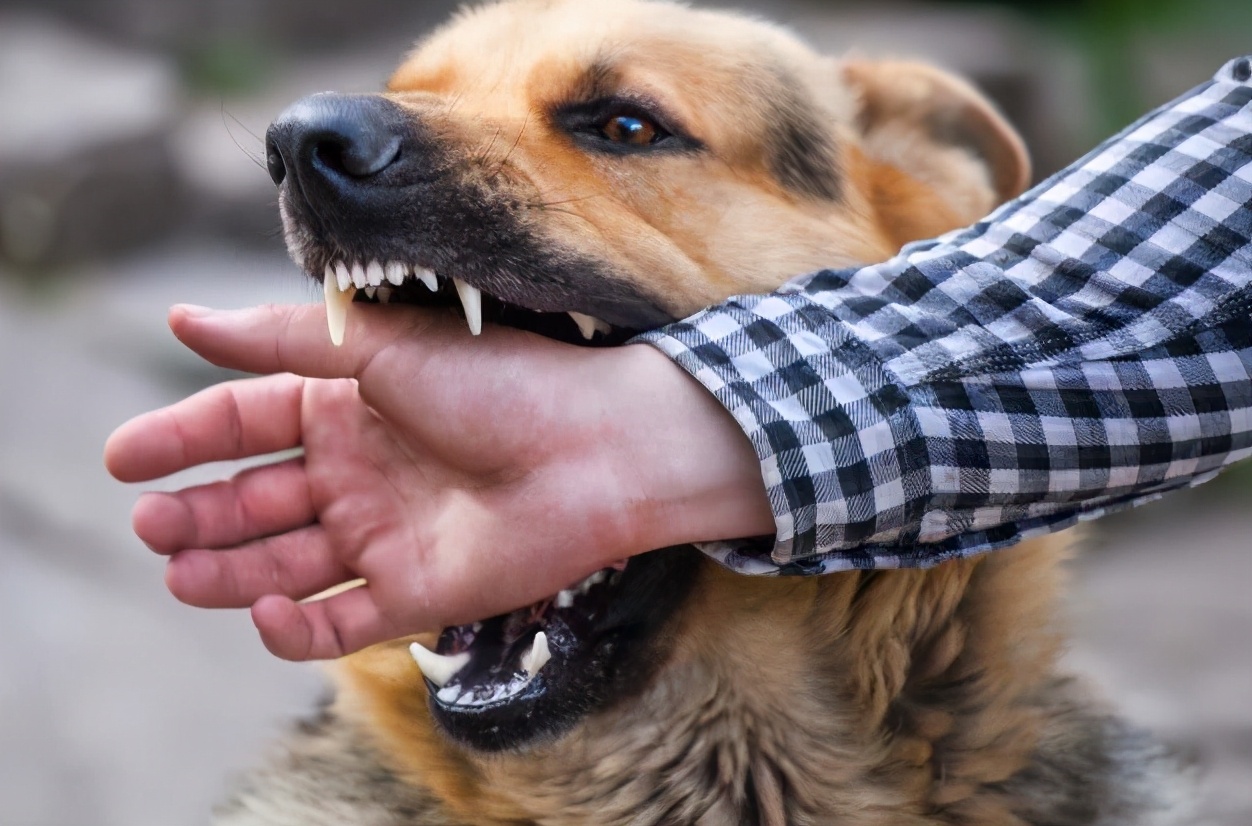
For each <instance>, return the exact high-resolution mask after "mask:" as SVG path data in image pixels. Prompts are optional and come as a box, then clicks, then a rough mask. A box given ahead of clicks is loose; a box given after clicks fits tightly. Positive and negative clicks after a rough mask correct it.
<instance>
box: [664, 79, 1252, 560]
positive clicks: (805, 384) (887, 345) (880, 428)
mask: <svg viewBox="0 0 1252 826" xmlns="http://www.w3.org/2000/svg"><path fill="white" fill-rule="evenodd" d="M1249 65H1250V64H1249V60H1248V59H1246V58H1245V59H1242V60H1235V61H1231V62H1230V63H1229V64H1227V65H1226V66H1225V67H1224V68H1223V69H1222V70H1221V71H1219V72H1218V74H1217V76H1216V77H1215V78H1214V80H1213V81H1212V82H1211V83H1209V84H1205V85H1204V86H1201V87H1199V88H1198V89H1196V90H1194V91H1193V92H1192V93H1189V94H1188V95H1186V96H1184V97H1183V98H1180V99H1179V100H1178V101H1175V102H1174V103H1172V104H1170V105H1168V106H1165V107H1163V108H1162V109H1159V110H1157V111H1156V112H1154V113H1152V114H1150V115H1148V116H1146V117H1145V118H1143V119H1141V120H1140V121H1139V122H1138V123H1137V124H1135V125H1133V126H1132V127H1130V128H1129V129H1127V130H1126V131H1125V132H1123V133H1122V134H1121V135H1119V136H1117V137H1115V138H1113V139H1111V140H1110V141H1108V142H1106V143H1105V144H1104V145H1103V146H1101V147H1100V148H1098V149H1096V150H1095V151H1094V152H1092V153H1090V154H1089V155H1088V156H1087V157H1085V158H1083V159H1082V160H1080V161H1078V162H1076V163H1075V164H1073V165H1071V166H1070V167H1068V168H1067V169H1065V170H1063V171H1062V172H1060V173H1058V174H1057V175H1056V176H1053V177H1052V178H1051V179H1049V180H1048V181H1045V182H1044V183H1042V184H1040V185H1039V186H1038V187H1036V188H1034V189H1033V190H1031V191H1030V192H1028V193H1026V194H1025V195H1023V196H1022V197H1021V198H1019V199H1017V200H1015V201H1013V202H1011V203H1009V204H1006V205H1005V206H1004V207H1003V208H1001V209H1000V210H998V211H997V212H996V213H995V214H993V215H992V216H990V217H989V218H987V219H985V220H984V221H982V222H980V223H978V224H977V225H975V226H973V227H971V228H969V229H966V230H962V231H959V232H956V233H953V234H951V235H949V236H946V237H944V238H942V239H939V240H937V241H928V242H924V243H920V244H914V245H911V246H910V247H907V248H906V249H905V250H904V251H903V252H902V253H901V255H900V256H899V257H897V258H895V259H893V260H892V261H889V262H887V263H885V264H882V265H878V266H872V267H867V268H864V269H860V270H849V271H840V272H822V273H817V274H815V275H811V276H808V277H806V278H802V279H799V280H797V281H794V282H792V283H790V284H789V285H787V286H786V287H785V288H784V289H783V290H781V291H780V292H778V293H776V294H773V295H769V296H747V297H739V298H736V299H732V300H731V301H728V302H726V303H724V304H722V305H719V306H717V307H714V308H711V309H709V310H707V311H705V312H703V313H701V314H698V315H697V316H695V317H693V318H691V319H688V320H686V321H684V322H681V323H679V324H676V325H671V326H669V327H666V328H663V329H661V330H658V331H655V332H653V333H649V334H647V335H645V336H643V337H641V338H642V340H646V341H648V342H650V343H652V344H654V345H655V346H657V347H659V348H660V349H662V350H663V351H664V352H666V353H667V354H668V355H670V356H671V357H672V358H674V359H675V361H676V362H677V363H679V364H680V365H682V366H683V367H684V368H685V369H687V370H688V371H689V372H690V373H691V374H692V375H693V376H695V377H696V378H697V379H698V380H699V381H700V382H701V383H702V384H704V385H705V386H706V387H707V388H708V389H709V390H710V391H712V392H713V394H714V395H715V396H717V398H718V399H719V400H720V401H721V402H722V403H723V405H725V406H726V408H727V409H728V410H729V411H730V412H731V413H732V414H733V415H734V416H735V418H736V420H737V421H738V422H739V424H740V426H741V427H742V428H743V430H744V431H745V432H746V433H747V435H748V436H749V438H750V439H751V441H752V444H753V447H754V448H755V450H756V452H757V454H758V458H759V460H760V462H761V468H762V475H763V477H764V479H765V482H766V485H767V487H768V489H769V495H770V501H771V505H772V507H773V510H774V515H775V521H776V524H777V538H776V541H775V543H774V544H773V546H772V548H771V547H768V546H765V547H762V546H761V545H760V544H759V543H756V544H751V545H748V544H744V543H732V544H726V543H719V544H717V545H710V546H707V547H706V550H707V551H708V552H709V553H711V554H712V555H714V556H715V557H717V558H718V559H720V560H721V561H723V562H724V563H725V564H727V565H729V566H731V567H733V568H736V569H738V570H742V571H747V572H757V573H769V572H777V571H783V572H794V573H815V572H821V571H831V570H839V569H843V568H850V567H895V566H900V565H905V566H925V565H932V564H935V563H937V562H941V561H943V560H945V559H949V558H952V557H954V556H965V555H968V554H972V553H976V552H979V551H985V550H989V549H991V548H995V547H1000V546H1003V545H1007V544H1011V543H1013V542H1016V541H1018V540H1020V539H1021V538H1023V537H1025V536H1028V535H1031V534H1033V533H1036V532H1044V531H1049V530H1056V529H1058V528H1060V527H1064V526H1065V525H1068V524H1072V523H1073V522H1074V521H1076V520H1077V519H1079V518H1083V517H1088V516H1093V515H1097V514H1099V513H1102V512H1104V511H1105V510H1108V509H1110V508H1114V507H1121V506H1128V505H1132V504H1137V503H1139V502H1143V501H1147V500H1149V499H1151V498H1154V497H1155V496H1157V495H1159V494H1160V493H1161V492H1162V491H1165V490H1169V489H1171V488H1176V487H1179V486H1183V485H1187V484H1195V483H1198V482H1201V481H1204V480H1206V479H1208V478H1211V477H1212V476H1213V475H1214V474H1215V473H1216V471H1217V470H1219V469H1220V468H1221V467H1224V466H1225V465H1228V464H1230V463H1231V462H1234V461H1237V460H1238V459H1241V458H1244V457H1246V456H1248V455H1250V454H1252V385H1250V384H1249V374H1250V373H1252V344H1250V342H1249V336H1250V335H1252V331H1250V328H1252V305H1250V303H1249V302H1250V301H1252V295H1250V289H1252V288H1250V287H1249V284H1250V283H1252V240H1250V239H1252V102H1250V101H1252V84H1250V83H1249V73H1250V71H1249Z"/></svg>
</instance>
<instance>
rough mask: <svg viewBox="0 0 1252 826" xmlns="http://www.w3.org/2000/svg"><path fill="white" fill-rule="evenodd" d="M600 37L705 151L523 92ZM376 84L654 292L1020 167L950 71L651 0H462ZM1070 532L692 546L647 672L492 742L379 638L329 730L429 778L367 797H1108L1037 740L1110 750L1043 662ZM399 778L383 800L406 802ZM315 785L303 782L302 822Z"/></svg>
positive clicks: (1019, 175)
mask: <svg viewBox="0 0 1252 826" xmlns="http://www.w3.org/2000/svg"><path fill="white" fill-rule="evenodd" d="M597 63H606V65H607V68H606V73H607V74H608V76H609V77H608V79H607V81H606V82H609V83H611V84H613V85H614V86H615V88H617V87H620V88H627V89H631V90H634V91H640V92H644V93H647V94H649V95H651V96H653V97H654V98H656V99H657V100H659V101H661V102H663V104H664V105H665V106H666V108H667V110H668V111H669V112H671V113H673V114H674V115H675V116H676V117H677V118H679V119H680V120H681V122H682V125H683V127H684V129H686V130H687V131H688V132H689V133H690V134H692V135H694V136H696V137H698V138H699V139H700V140H702V141H704V142H705V144H706V145H707V147H708V148H709V151H708V152H706V153H702V154H700V155H697V156H691V157H675V156H661V155H658V156H656V157H647V158H636V159H634V160H632V161H631V162H629V163H623V162H622V161H621V160H620V159H606V158H603V157H596V156H594V155H592V154H589V153H587V152H585V151H583V150H581V149H579V148H578V147H576V146H574V145H573V144H572V143H571V142H570V141H569V140H568V139H566V138H565V137H563V136H562V135H560V134H558V133H557V131H556V130H554V128H553V127H552V125H551V124H550V123H549V122H548V121H546V120H545V118H544V117H543V116H542V113H543V112H544V111H546V110H548V109H549V108H550V107H551V106H553V105H554V104H557V103H560V102H562V101H566V100H571V99H576V98H578V96H579V95H580V94H581V95H585V94H586V92H585V90H584V89H581V88H580V84H585V83H586V82H587V68H588V67H589V66H591V65H594V64H597ZM389 90H390V91H389V95H390V96H391V97H392V98H393V99H394V100H396V101H399V102H401V103H402V104H403V105H405V106H407V107H410V108H411V109H412V111H413V112H414V114H415V117H417V116H420V117H421V118H422V120H423V122H424V123H426V124H427V125H428V126H429V127H430V128H431V129H432V130H433V131H434V132H435V133H437V134H438V135H439V136H440V138H441V140H443V141H445V142H446V143H447V144H448V145H450V146H453V147H456V148H457V149H456V151H457V152H458V153H459V155H460V157H461V159H462V166H463V167H464V168H465V169H466V170H468V171H467V172H466V173H465V174H467V175H468V174H473V175H479V176H480V177H481V179H482V180H485V181H490V183H491V186H492V187H493V188H494V189H495V190H499V191H505V192H509V193H511V194H512V195H514V196H515V197H517V198H518V199H519V200H520V201H521V202H522V203H523V204H524V205H525V206H524V211H525V217H524V220H525V221H526V222H527V226H531V227H535V228H538V229H539V231H541V232H542V233H544V234H545V236H546V237H550V238H551V239H553V243H559V244H562V245H566V246H568V247H572V248H574V249H577V250H578V251H580V252H582V253H585V254H587V255H588V256H591V257H593V258H595V259H598V260H602V261H606V262H611V264H612V268H613V271H614V272H615V273H618V274H620V275H621V276H622V277H623V278H625V279H628V280H630V281H632V282H634V283H637V284H640V285H643V286H645V287H647V289H648V290H649V292H650V294H652V295H656V296H660V297H661V298H662V299H663V301H664V303H665V309H666V310H668V311H669V312H670V313H672V314H673V315H675V316H683V315H686V314H688V313H690V312H692V311H694V310H696V309H698V308H700V307H703V306H705V305H707V304H710V303H713V302H715V301H717V300H720V299H722V298H724V297H726V296H729V295H732V294H735V293H742V292H753V291H764V290H768V289H771V288H773V287H776V286H777V285H779V284H780V283H782V282H783V281H784V280H786V279H787V278H788V277H791V276H793V275H797V274H801V273H804V272H808V271H811V270H814V269H818V268H822V267H838V266H842V265H851V264H855V263H861V262H871V261H875V260H882V259H885V258H887V257H889V256H890V255H892V254H893V253H894V252H895V251H896V249H897V248H898V246H899V245H901V244H902V243H904V242H905V241H908V240H912V239H916V238H921V237H928V236H932V235H935V234H938V233H940V232H943V231H946V230H949V229H952V228H954V227H957V226H960V225H962V224H965V223H967V222H970V221H972V220H975V219H977V218H979V217H981V216H982V215H983V214H984V213H985V212H986V211H988V210H989V209H990V208H991V207H993V206H994V205H995V204H996V203H997V202H999V201H1001V200H1003V199H1005V198H1007V197H1010V196H1012V195H1014V194H1016V193H1017V192H1019V191H1020V190H1021V189H1022V188H1023V187H1024V186H1025V184H1026V181H1027V179H1028V175H1029V171H1028V164H1027V161H1026V157H1025V154H1024V151H1023V149H1022V146H1021V142H1020V141H1019V140H1018V138H1017V137H1016V136H1015V134H1014V133H1013V131H1012V130H1011V128H1010V127H1008V125H1007V124H1005V123H1004V121H1003V120H1002V119H1001V118H1000V117H999V116H998V115H997V114H996V113H995V112H994V110H993V109H992V108H991V107H990V105H989V104H988V103H986V101H985V100H984V99H983V98H982V97H981V96H980V95H978V93H977V92H975V91H974V90H973V89H972V88H971V87H969V86H968V85H967V84H965V83H963V82H962V81H959V80H957V79H955V78H952V77H950V76H948V75H946V74H944V73H941V72H939V71H938V70H935V69H932V68H929V67H924V66H920V65H917V64H912V63H903V62H887V63H875V62H871V61H865V60H855V61H849V62H838V61H834V60H831V59H828V58H824V57H821V56H819V55H817V54H815V53H813V52H811V51H810V50H809V49H808V48H806V47H805V46H803V45H802V44H800V43H799V42H797V41H796V40H794V39H793V38H792V37H791V36H790V35H787V34H786V33H784V32H782V31H781V30H779V29H776V28H774V27H771V26H768V25H766V24H762V23H759V22H756V21H751V20H748V19H746V18H741V17H736V16H731V15H725V14H719V13H713V12H707V11H695V10H690V9H685V8H681V7H678V6H672V5H668V4H663V3H656V2H642V1H640V0H621V1H620V2H610V1H609V0H519V1H518V2H512V3H507V4H503V5H498V6H489V7H486V8H483V9H479V10H471V11H467V12H464V13H462V14H461V15H460V16H459V18H458V19H457V20H456V21H454V22H453V23H452V24H451V25H449V26H448V27H446V28H444V29H442V30H439V31H438V32H436V33H435V34H433V35H432V36H431V37H429V38H428V39H427V40H426V41H425V42H424V43H423V44H421V45H420V46H419V48H418V49H417V50H416V51H415V52H414V53H413V54H412V55H411V56H410V57H409V58H408V59H407V60H406V61H405V63H404V64H403V65H402V66H401V67H400V69H399V70H398V71H397V72H396V73H395V75H394V77H393V78H392V80H391V82H390V86H389ZM789 118H794V119H796V122H798V123H804V122H814V123H817V124H818V125H819V126H820V128H821V130H822V131H823V135H824V137H825V138H827V139H829V148H830V149H831V151H832V152H833V155H832V161H833V167H832V169H833V174H834V175H835V176H836V178H837V183H838V190H837V196H836V197H833V198H830V197H820V196H815V195H813V194H811V193H806V192H803V191H797V190H796V188H795V187H789V186H788V185H786V182H785V181H782V180H781V179H780V177H779V175H778V173H777V169H776V168H771V163H770V159H769V157H768V147H769V146H770V145H771V141H772V140H774V139H775V138H776V137H777V135H776V133H777V132H778V130H779V129H780V128H781V127H782V124H781V123H780V120H787V119H789ZM1065 544H1066V542H1065V540H1063V539H1057V538H1055V537H1053V538H1045V539H1038V540H1034V541H1031V542H1027V543H1024V544H1023V545H1021V546H1020V547H1018V548H1015V549H1012V550H1007V551H999V552H996V553H994V554H990V555H987V556H985V557H981V558H978V559H973V560H965V561H958V562H952V563H948V564H945V565H941V566H939V567H937V568H935V569H933V570H925V571H922V570H902V571H880V572H849V573H845V574H835V575H829V576H823V577H810V578H781V579H770V578H750V577H744V576H740V575H736V574H733V573H729V572H727V571H725V570H723V569H722V568H720V567H719V566H717V565H715V564H714V563H712V562H709V561H706V562H705V564H704V565H703V567H702V568H701V571H700V575H699V580H698V583H697V586H696V589H695V592H694V595H693V596H692V597H691V598H690V599H689V600H688V601H687V603H686V604H685V605H684V607H683V608H682V609H681V611H680V612H679V615H678V616H677V617H675V618H674V619H673V621H672V622H671V624H670V626H669V631H668V632H667V633H668V634H670V635H671V636H672V641H671V642H672V645H670V646H669V649H668V650H669V651H670V653H669V655H668V659H667V660H666V661H665V662H664V663H663V664H662V667H661V668H660V670H659V671H658V672H657V673H656V675H655V677H654V678H652V680H651V681H650V682H649V683H648V684H647V685H646V686H643V687H642V691H641V693H640V694H639V696H637V697H636V698H634V699H633V700H631V701H629V702H625V703H619V704H617V705H616V706H613V707H610V708H609V709H607V710H605V711H601V712H599V713H595V714H592V715H591V716H590V717H588V718H587V719H585V720H584V721H583V722H582V723H581V724H579V725H578V726H577V727H576V728H575V729H574V730H573V731H572V732H571V733H569V734H567V735H565V736H563V737H562V738H560V739H559V740H557V741H556V742H551V743H546V744H541V745H539V746H537V747H535V748H533V749H529V750H527V751H526V752H525V753H523V754H503V755H491V756H481V755H476V754H473V753H470V752H468V751H464V750H462V749H461V748H459V747H457V746H455V745H453V744H451V743H450V742H449V741H448V740H447V739H445V738H444V737H443V736H442V735H441V734H440V733H439V732H438V731H437V730H436V729H435V728H434V726H433V723H432V720H431V717H430V714H429V712H428V710H427V705H426V702H427V698H426V694H425V689H424V687H423V683H422V680H421V678H420V675H419V673H418V671H417V670H416V669H415V668H414V667H413V665H412V662H411V661H410V660H409V657H408V656H407V654H406V652H405V642H404V641H401V642H396V643H389V644H386V645H383V646H379V647H376V648H374V649H371V650H369V651H366V652H363V653H361V654H359V655H356V656H354V657H352V658H349V659H348V660H347V661H346V662H344V663H343V664H342V665H341V666H340V668H339V676H340V694H339V699H338V701H337V704H336V707H335V710H334V714H335V715H336V717H335V719H336V721H338V722H336V723H335V724H334V725H335V726H340V727H346V728H334V727H331V728H330V729H328V730H329V731H338V732H340V733H339V734H335V735H334V737H336V738H341V739H336V740H335V741H334V742H350V743H353V744H356V745H353V746H352V748H354V749H357V748H359V749H361V750H363V752H367V753H369V754H372V755H374V757H371V758H369V759H371V760H376V761H377V763H378V765H379V766H380V767H384V769H385V771H384V769H380V771H384V774H385V776H386V777H392V776H394V777H396V778H398V779H399V781H400V783H401V786H402V787H404V788H409V789H412V790H415V793H418V792H420V795H419V797H420V799H421V800H423V801H437V803H423V804H421V806H419V807H418V809H416V810H413V811H411V812H410V814H411V817H409V816H407V815H405V816H402V815H396V816H395V820H394V821H391V820H388V821H382V820H380V821H378V822H379V823H383V822H386V823H388V824H390V823H431V824H433V823H444V822H456V823H462V824H471V825H472V826H505V824H547V825H548V826H559V825H560V824H603V825H604V826H612V825H613V824H654V823H655V824H700V825H701V826H720V824H738V823H760V824H768V826H782V825H783V824H839V826H922V824H928V825H935V824H961V826H1014V824H1028V823H1029V824H1037V826H1042V825H1043V824H1044V823H1047V824H1052V826H1077V824H1087V823H1092V824H1094V823H1097V822H1099V823H1113V822H1115V821H1113V820H1103V819H1101V820H1098V821H1097V820H1096V819H1095V817H1094V816H1092V817H1091V818H1090V819H1084V818H1086V815H1081V816H1079V815H1074V814H1073V812H1075V811H1079V810H1078V809H1075V808H1074V807H1075V806H1076V805H1077V803H1075V801H1076V800H1077V799H1078V796H1079V792H1078V791H1076V790H1075V789H1074V788H1070V787H1068V786H1066V785H1065V783H1064V782H1060V781H1057V782H1056V783H1051V781H1048V780H1047V777H1048V776H1050V775H1048V772H1049V771H1052V770H1053V769H1052V767H1053V766H1054V765H1057V766H1061V769H1058V770H1057V771H1058V772H1059V773H1062V774H1064V773H1065V772H1070V773H1073V774H1077V775H1081V774H1082V773H1083V772H1084V771H1086V770H1087V769H1086V768H1085V767H1086V766H1088V765H1091V766H1095V765H1097V764H1100V761H1101V760H1103V761H1105V763H1109V762H1110V761H1111V760H1112V757H1111V756H1110V753H1109V749H1110V748H1111V747H1106V745H1105V743H1106V740H1108V742H1112V737H1113V736H1112V735H1110V736H1109V737H1108V738H1105V737H1104V734H1102V732H1104V731H1105V728H1102V726H1106V724H1105V722H1103V718H1099V717H1098V716H1096V715H1095V714H1094V713H1090V712H1088V711H1086V710H1085V708H1086V707H1085V705H1084V704H1083V703H1081V702H1079V701H1077V700H1074V699H1073V696H1074V695H1073V694H1072V691H1071V689H1070V687H1069V686H1068V683H1066V682H1065V681H1064V680H1062V679H1061V678H1058V677H1057V676H1056V675H1055V673H1054V669H1055V661H1056V656H1057V652H1058V647H1059V644H1060V639H1061V635H1060V634H1059V633H1058V631H1057V628H1056V621H1055V618H1054V616H1053V605H1054V602H1055V600H1056V597H1057V593H1058V589H1059V576H1060V575H1059V563H1060V562H1061V561H1062V559H1063V558H1064V555H1065V552H1064V546H1065ZM1108 730H1109V731H1112V730H1113V729H1112V727H1111V726H1109V727H1108ZM344 732H346V733H344ZM314 736H316V737H321V736H323V735H322V734H320V733H315V735H314ZM327 736H329V735H327ZM342 738H346V739H342ZM1088 741H1090V743H1089V742H1088ZM317 742H319V743H320V742H322V741H321V740H317ZM302 748H303V749H306V750H307V749H308V748H311V747H310V746H301V747H294V746H293V753H297V754H298V753H301V749H302ZM1089 754H1090V755H1093V756H1092V757H1090V760H1089V761H1088V762H1082V761H1084V760H1088V755H1089ZM1071 757H1072V762H1073V766H1074V767H1076V768H1070V767H1068V764H1067V763H1066V760H1068V759H1071ZM1100 765H1103V764H1100ZM1092 771H1093V772H1094V769H1093V770H1092ZM1036 775H1038V776H1039V777H1041V778H1043V779H1042V780H1038V781H1036V780H1034V779H1033V778H1035V776H1036ZM296 776H297V773H295V772H294V771H293V772H292V773H290V776H289V778H288V780H286V781H284V782H287V783H289V784H290V785H291V788H292V789H303V791H299V792H296V791H290V792H288V793H287V794H288V795H289V798H290V799H292V800H295V799H297V798H299V799H301V800H303V799H304V798H303V797H301V795H304V794H306V793H307V794H314V793H315V792H316V793H317V794H325V795H332V794H342V795H343V796H345V797H351V795H352V794H353V793H354V792H352V790H351V789H348V790H346V791H342V792H331V791H328V790H329V789H332V788H335V787H337V786H339V785H342V784H338V783H337V781H336V780H335V777H336V776H337V775H335V774H334V773H332V772H330V771H329V770H326V771H322V773H321V774H318V773H316V772H307V771H306V772H305V774H303V775H299V776H300V777H305V778H306V779H305V780H301V781H297V780H296V779H294V778H296ZM1067 776H1068V775H1067ZM389 782H390V781H389ZM301 783H303V784H304V785H301ZM1050 783H1051V785H1049V784H1050ZM1071 785H1072V784H1071ZM380 794H382V792H380ZM387 794H388V795H390V794H392V792H387ZM1082 794H1084V795H1085V794H1088V792H1087V791H1083V792H1082ZM1091 794H1094V793H1091ZM1101 794H1104V795H1105V796H1106V798H1107V799H1110V800H1111V799H1112V798H1111V797H1110V795H1111V792H1108V791H1104V792H1101ZM1053 798H1055V800H1054V799H1053ZM388 799H391V798H388ZM406 799H407V798H406ZM395 800H396V801H397V802H394V803H393V804H390V805H391V810H393V811H397V812H400V811H410V810H411V809H412V807H413V805H414V804H411V803H405V802H402V801H401V800H400V798H399V797H396V798H395ZM1058 801H1059V802H1058ZM1085 801H1086V798H1085V797H1084V798H1083V802H1084V805H1085ZM319 805H320V804H317V805H314V804H309V806H308V808H307V810H306V809H300V811H302V812H306V814H305V815H302V817H305V818H306V822H310V823H312V822H314V821H315V819H316V813H318V812H320V811H321V810H320V809H319V808H318V806H319ZM1092 805H1096V804H1092ZM1100 805H1103V804H1100ZM1067 807H1068V808H1067ZM295 808H298V807H295V804H293V811H294V810H295ZM1083 811H1085V810H1083ZM1093 811H1094V810H1093ZM1058 812H1064V813H1065V814H1058ZM230 822H231V823H235V822H239V823H245V822H246V823H253V822H268V821H260V820H258V821H249V820H246V819H241V820H239V821H233V820H232V821H230ZM317 822H320V821H317ZM335 822H351V823H353V824H355V823H357V822H358V821H355V820H351V821H348V820H343V819H341V820H337V821H335ZM361 822H362V823H363V822H364V821H361ZM370 822H371V823H373V822H374V821H370ZM1116 822H1120V821H1116Z"/></svg>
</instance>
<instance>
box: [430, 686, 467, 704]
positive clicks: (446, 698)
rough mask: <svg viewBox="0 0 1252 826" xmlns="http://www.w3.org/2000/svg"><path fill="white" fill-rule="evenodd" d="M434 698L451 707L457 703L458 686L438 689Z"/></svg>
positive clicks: (459, 693)
mask: <svg viewBox="0 0 1252 826" xmlns="http://www.w3.org/2000/svg"><path fill="white" fill-rule="evenodd" d="M435 696H437V697H438V698H439V699H440V700H442V701H443V702H445V703H447V704H448V705H452V704H453V703H455V702H456V701H457V698H458V697H460V696H461V688H460V686H455V685H450V686H446V687H444V688H441V689H439V693H438V694H436V695H435Z"/></svg>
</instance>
